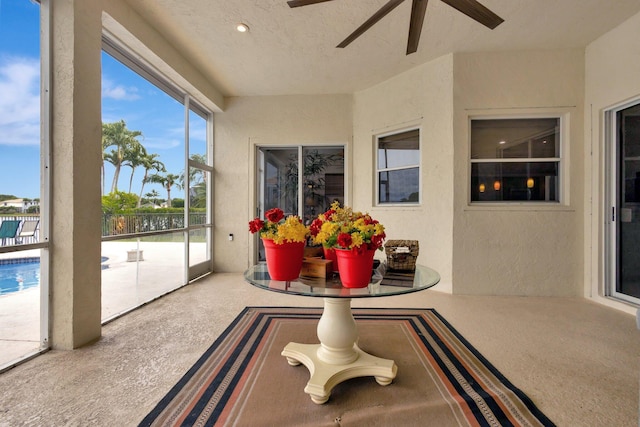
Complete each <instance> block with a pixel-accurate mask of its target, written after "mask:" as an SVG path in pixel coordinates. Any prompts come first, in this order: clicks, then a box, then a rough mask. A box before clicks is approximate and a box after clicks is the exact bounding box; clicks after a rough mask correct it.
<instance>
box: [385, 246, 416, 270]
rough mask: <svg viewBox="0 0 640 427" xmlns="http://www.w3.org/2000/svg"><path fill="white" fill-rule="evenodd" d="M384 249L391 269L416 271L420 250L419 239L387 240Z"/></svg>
mask: <svg viewBox="0 0 640 427" xmlns="http://www.w3.org/2000/svg"><path fill="white" fill-rule="evenodd" d="M384 251H385V253H386V254H387V266H388V268H389V269H391V270H401V271H415V269H416V259H417V258H418V252H419V247H418V241H417V240H387V242H386V243H385V245H384Z"/></svg>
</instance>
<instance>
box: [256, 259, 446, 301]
mask: <svg viewBox="0 0 640 427" xmlns="http://www.w3.org/2000/svg"><path fill="white" fill-rule="evenodd" d="M386 270H387V269H386V265H385V264H380V266H379V267H378V268H376V269H375V270H373V272H372V275H371V281H370V282H369V286H367V287H366V288H345V287H343V286H342V284H341V283H340V277H339V275H338V274H333V276H332V277H330V278H327V279H321V278H307V277H298V278H297V279H296V280H292V281H290V282H281V281H277V280H271V277H270V276H269V272H268V271H267V266H266V264H256V265H254V266H253V267H251V268H250V269H248V270H247V271H245V273H244V278H245V280H246V281H247V282H249V283H251V284H252V285H254V286H256V287H258V288H261V289H265V290H268V291H273V292H282V293H286V294H289V295H302V296H307V297H325V298H370V297H384V296H391V295H401V294H406V293H410V292H417V291H422V290H424V289H428V288H430V287H432V286H435V285H436V284H437V283H438V282H439V281H440V275H439V274H438V273H437V272H436V271H435V270H432V269H431V268H429V267H425V266H422V265H417V266H416V270H415V273H414V274H407V273H396V272H391V271H389V272H388V271H386Z"/></svg>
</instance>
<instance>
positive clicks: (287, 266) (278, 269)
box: [262, 239, 305, 282]
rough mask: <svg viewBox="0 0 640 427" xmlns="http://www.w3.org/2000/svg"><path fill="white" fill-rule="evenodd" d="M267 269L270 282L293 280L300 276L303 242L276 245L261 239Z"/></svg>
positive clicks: (268, 240) (271, 241)
mask: <svg viewBox="0 0 640 427" xmlns="http://www.w3.org/2000/svg"><path fill="white" fill-rule="evenodd" d="M262 243H263V244H264V252H265V257H266V258H267V269H268V270H269V276H271V279H272V280H281V281H283V282H286V281H291V280H295V279H297V278H298V276H299V275H300V269H301V268H302V259H303V257H304V245H305V242H286V243H283V244H281V245H277V244H275V243H274V242H273V240H270V239H262Z"/></svg>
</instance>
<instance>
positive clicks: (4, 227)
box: [0, 219, 22, 246]
mask: <svg viewBox="0 0 640 427" xmlns="http://www.w3.org/2000/svg"><path fill="white" fill-rule="evenodd" d="M21 222H22V220H19V219H18V220H14V219H5V220H4V221H2V224H0V241H1V242H2V246H4V245H5V244H6V243H7V239H15V238H16V235H17V234H18V228H19V227H20V223H21Z"/></svg>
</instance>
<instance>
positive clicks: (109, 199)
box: [102, 191, 138, 214]
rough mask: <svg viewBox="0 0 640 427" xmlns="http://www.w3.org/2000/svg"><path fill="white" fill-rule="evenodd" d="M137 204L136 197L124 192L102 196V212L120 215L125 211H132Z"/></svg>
mask: <svg viewBox="0 0 640 427" xmlns="http://www.w3.org/2000/svg"><path fill="white" fill-rule="evenodd" d="M137 204H138V196H137V195H135V194H133V193H125V192H124V191H114V192H112V193H109V194H107V195H106V196H102V212H104V213H111V214H112V213H121V212H123V211H124V210H126V209H133V208H135V207H136V206H137Z"/></svg>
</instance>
